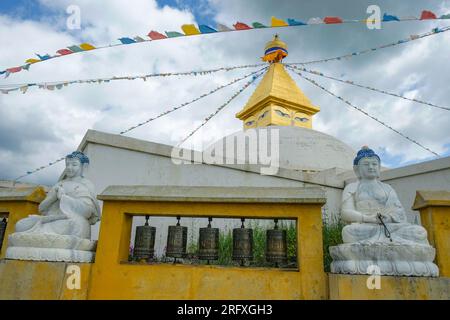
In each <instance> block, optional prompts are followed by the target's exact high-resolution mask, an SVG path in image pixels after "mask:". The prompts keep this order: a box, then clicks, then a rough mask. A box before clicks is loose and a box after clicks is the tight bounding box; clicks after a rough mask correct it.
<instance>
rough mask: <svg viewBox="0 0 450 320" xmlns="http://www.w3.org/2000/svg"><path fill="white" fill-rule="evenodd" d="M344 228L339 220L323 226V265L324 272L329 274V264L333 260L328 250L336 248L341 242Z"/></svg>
mask: <svg viewBox="0 0 450 320" xmlns="http://www.w3.org/2000/svg"><path fill="white" fill-rule="evenodd" d="M344 226H345V224H344V223H343V222H342V221H340V220H339V221H337V222H334V223H330V224H324V225H323V264H324V269H325V272H330V264H331V261H332V260H333V259H332V258H331V255H330V252H329V250H328V248H329V247H332V246H336V245H338V244H341V243H342V242H343V241H342V228H343V227H344Z"/></svg>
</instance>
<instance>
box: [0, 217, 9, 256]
mask: <svg viewBox="0 0 450 320" xmlns="http://www.w3.org/2000/svg"><path fill="white" fill-rule="evenodd" d="M7 224H8V222H7V220H6V218H3V219H2V220H0V250H1V249H2V244H3V238H4V237H5V232H6V226H7Z"/></svg>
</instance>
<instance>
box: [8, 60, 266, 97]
mask: <svg viewBox="0 0 450 320" xmlns="http://www.w3.org/2000/svg"><path fill="white" fill-rule="evenodd" d="M262 65H264V64H262V63H259V64H251V65H240V66H232V67H222V68H217V69H210V70H200V71H199V70H194V71H187V72H173V73H154V74H147V75H139V76H124V77H116V76H115V77H112V78H99V79H83V80H72V81H58V82H42V83H21V84H14V85H8V84H5V85H0V90H1V93H3V94H8V93H9V92H11V91H15V90H19V89H20V90H21V91H22V92H23V93H25V92H27V90H28V88H30V87H34V86H36V87H38V88H39V89H45V90H54V89H55V88H56V89H58V90H60V89H62V88H63V87H67V86H68V85H72V84H94V83H99V84H100V83H103V82H105V83H109V82H110V81H118V80H137V79H142V80H144V81H146V80H147V78H151V77H168V76H198V75H200V76H203V75H209V74H212V73H216V72H220V71H225V72H229V71H232V70H236V69H244V68H254V67H261V66H262ZM18 68H20V67H18ZM12 71H14V70H12ZM5 72H6V71H5ZM25 88H27V89H25Z"/></svg>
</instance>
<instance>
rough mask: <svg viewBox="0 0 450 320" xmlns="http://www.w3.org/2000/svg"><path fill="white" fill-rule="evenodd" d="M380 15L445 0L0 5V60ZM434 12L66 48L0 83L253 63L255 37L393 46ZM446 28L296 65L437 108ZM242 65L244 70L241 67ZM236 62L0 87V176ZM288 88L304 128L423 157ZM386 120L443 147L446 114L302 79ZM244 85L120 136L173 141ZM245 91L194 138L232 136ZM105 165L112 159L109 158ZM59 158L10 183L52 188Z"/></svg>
mask: <svg viewBox="0 0 450 320" xmlns="http://www.w3.org/2000/svg"><path fill="white" fill-rule="evenodd" d="M370 4H376V5H379V6H380V8H381V11H382V13H384V12H387V13H389V14H394V15H398V16H402V17H403V16H419V15H420V12H421V11H422V10H423V9H427V10H432V11H434V12H435V13H436V14H437V15H442V14H445V13H450V1H433V0H427V1H407V0H396V1H381V0H378V1H377V0H375V1H364V0H351V1H336V0H314V1H261V0H254V1H238V0H227V1H219V0H209V1H207V0H201V1H193V0H190V1H183V0H164V1H155V0H133V1H123V0H108V1H106V0H104V1H100V0H97V1H92V0H59V1H50V0H33V1H30V0H27V1H25V0H20V1H17V0H0V40H1V47H2V48H1V50H0V69H1V70H2V69H4V68H8V67H11V66H16V65H20V64H22V63H23V62H24V61H25V60H26V59H28V58H32V57H33V55H34V53H39V54H45V53H50V54H54V53H55V52H56V50H58V49H61V48H64V47H66V46H70V45H73V44H80V43H82V42H86V41H87V42H90V43H92V44H94V45H96V46H100V45H105V44H110V43H117V42H118V41H117V38H120V37H122V36H130V37H134V36H137V35H140V36H145V35H146V34H147V33H148V32H149V31H150V30H157V31H160V32H164V31H181V29H180V26H181V25H182V24H185V23H195V24H209V25H211V26H213V27H215V26H216V23H222V24H226V25H229V26H231V25H232V24H233V23H235V22H236V21H242V22H245V23H248V24H250V23H252V22H254V21H259V22H261V23H264V24H270V17H271V16H276V17H278V18H282V19H287V18H295V19H298V20H304V21H305V20H308V19H309V18H311V17H324V16H340V17H342V18H344V19H362V18H365V17H367V16H368V14H367V13H366V9H367V7H368V5H370ZM69 5H78V6H79V8H80V9H81V29H79V30H68V29H67V27H66V20H67V18H68V14H67V13H66V8H67V7H68V6H69ZM449 23H450V20H449V21H448V22H447V23H445V21H444V22H442V21H441V22H438V21H428V22H421V21H412V22H402V23H395V22H393V23H385V24H383V25H382V29H381V30H368V29H367V27H366V26H365V25H363V24H346V25H317V26H307V27H290V28H280V29H276V30H274V29H268V30H264V29H260V30H254V31H243V32H231V33H223V34H212V35H204V36H198V37H182V38H175V39H169V40H164V41H156V42H147V43H143V44H137V45H130V46H121V47H116V48H112V49H106V50H98V51H94V52H88V53H84V54H76V55H73V56H67V57H64V58H61V59H54V60H52V61H47V62H43V63H39V64H36V65H33V66H32V67H31V69H30V71H29V72H26V71H23V72H20V73H17V74H13V75H11V76H10V77H9V78H8V79H0V84H6V83H22V82H36V81H39V82H40V81H55V80H74V79H84V78H99V77H111V76H122V75H139V74H148V73H153V72H176V71H190V70H201V69H208V68H216V67H223V66H234V65H241V64H254V63H259V62H260V57H261V56H262V54H263V49H264V46H265V44H266V42H267V41H269V40H270V39H271V38H272V36H273V34H274V33H275V32H277V33H278V34H279V35H280V37H281V39H282V40H284V41H285V42H286V43H287V44H288V47H289V57H288V58H287V59H286V60H285V62H301V61H308V60H313V59H319V58H327V57H332V56H336V55H341V54H346V53H349V52H353V51H357V50H362V49H366V48H370V47H374V46H377V45H382V44H385V43H389V42H393V41H396V40H399V39H403V38H406V37H408V36H409V35H411V34H419V33H423V32H427V31H430V30H431V29H432V28H434V27H436V26H440V27H443V26H446V25H448V24H449ZM449 57H450V32H448V33H442V34H438V35H435V36H431V37H428V38H425V39H421V40H418V41H413V42H411V43H408V44H404V45H400V46H396V47H393V48H387V49H384V50H379V51H376V52H373V53H369V54H366V55H361V56H357V57H354V58H352V59H348V60H342V61H333V62H328V63H323V64H314V65H310V66H309V67H310V68H311V69H316V70H320V71H322V72H324V73H327V74H330V75H332V76H336V77H339V78H342V79H345V80H347V79H349V80H353V81H355V82H359V83H362V84H366V85H370V86H373V87H376V88H380V89H384V90H389V91H392V92H397V93H400V94H403V95H406V96H408V97H411V98H417V99H421V100H425V101H429V102H431V103H434V104H437V105H442V106H446V107H450V99H449V98H450V92H449V90H448V89H449V83H450V65H449ZM252 70H255V69H252ZM250 71H251V70H250V69H242V70H236V71H230V72H227V73H225V72H222V73H216V74H213V75H207V76H197V77H170V78H154V79H152V80H149V81H146V82H143V81H141V80H135V81H121V82H119V81H117V82H113V83H109V84H95V85H92V84H91V85H87V84H79V85H78V84H77V85H72V86H69V87H67V88H64V89H62V90H59V91H44V90H39V89H36V88H31V89H29V91H28V92H27V93H26V94H21V93H17V92H15V93H10V94H8V95H2V94H0V180H2V179H13V178H15V177H17V176H20V175H22V174H23V173H25V172H26V171H29V170H32V169H34V168H35V167H40V166H42V165H46V164H47V163H49V162H51V161H53V160H55V159H58V158H60V157H62V156H64V155H66V154H68V153H70V152H71V151H73V150H75V149H76V148H77V146H78V145H79V143H80V142H81V140H82V138H83V136H84V135H85V133H86V131H87V130H88V129H95V130H101V131H106V132H110V133H118V132H120V131H121V130H123V129H126V128H128V127H130V126H133V125H135V124H137V123H140V122H142V121H144V120H146V119H147V118H150V117H152V116H155V115H157V114H158V113H160V112H162V111H165V110H167V109H168V108H170V107H173V106H177V105H179V104H181V103H184V102H186V101H189V100H191V99H193V98H195V97H197V96H199V95H201V94H203V93H205V92H208V91H210V90H212V89H214V88H215V87H217V86H219V85H222V84H225V83H227V82H229V81H231V80H233V79H235V78H237V77H241V76H242V75H244V74H246V73H248V72H250ZM293 77H294V79H295V80H296V81H297V82H298V85H299V86H300V88H301V89H302V90H303V91H304V92H305V94H306V95H307V96H308V97H309V98H310V99H311V101H312V102H313V103H314V104H315V105H318V106H320V108H321V112H320V113H319V114H317V115H316V116H315V117H314V129H315V130H319V131H322V132H325V133H327V134H330V135H333V136H335V137H337V138H338V139H340V140H342V141H344V142H345V143H347V144H348V145H350V146H351V147H352V148H353V149H355V150H358V149H359V148H360V147H361V146H362V145H366V144H367V145H369V146H370V147H372V148H373V149H375V150H376V151H377V152H378V153H379V154H380V155H381V157H382V161H383V165H385V166H387V167H399V166H403V165H406V164H411V163H417V162H422V161H426V160H430V159H433V156H432V155H431V154H429V153H427V152H426V151H424V150H423V149H421V148H419V147H418V146H416V145H414V144H412V143H411V142H409V141H407V140H405V139H403V138H402V137H400V136H398V135H396V134H395V133H393V132H392V131H390V130H388V129H386V128H385V127H383V126H381V125H380V124H378V123H376V122H375V121H373V120H371V119H369V118H367V117H365V116H364V115H362V114H360V113H358V112H357V111H355V110H352V109H349V108H348V107H347V106H346V105H344V104H343V103H342V102H341V101H339V100H337V99H336V98H334V97H332V96H329V95H328V94H326V93H324V92H323V91H321V90H320V89H317V88H315V87H314V86H312V85H311V84H310V83H308V82H305V81H304V80H302V79H299V78H298V77H296V76H295V75H293ZM315 79H316V80H317V81H318V82H320V83H322V84H323V85H324V86H325V87H327V88H329V89H330V90H333V91H334V92H336V93H338V94H340V95H342V96H343V97H345V98H346V99H347V100H349V101H351V102H352V103H354V104H355V105H357V106H360V107H362V108H364V109H365V110H367V111H368V112H370V113H371V114H373V115H374V116H376V117H378V118H379V119H380V120H382V121H385V122H386V123H388V124H390V125H392V127H394V128H396V129H398V130H399V131H402V132H404V133H405V134H406V135H408V136H410V137H411V138H413V139H416V140H418V141H419V142H420V143H422V144H424V145H425V146H427V147H429V148H430V149H432V150H434V151H436V152H438V153H439V154H441V155H444V156H445V155H447V156H448V155H449V154H450V134H449V133H450V125H449V124H450V112H448V111H445V110H440V109H433V108H430V107H427V106H424V105H421V104H417V103H413V102H408V101H405V100H402V99H397V98H395V97H390V96H386V95H382V94H379V93H375V92H371V91H367V90H364V89H360V88H355V87H352V86H348V85H345V84H341V83H335V82H332V81H331V80H326V79H325V80H324V79H322V78H315ZM243 83H244V82H240V83H237V84H235V85H233V86H231V87H229V88H227V89H224V90H221V91H219V92H217V93H216V94H214V95H212V96H211V97H208V98H206V99H203V100H201V101H199V102H198V103H195V104H193V105H191V106H189V107H187V108H186V109H184V110H180V111H177V112H174V113H173V114H171V115H170V116H167V117H164V118H161V119H159V120H157V121H154V122H152V123H150V124H148V125H146V126H143V127H141V128H139V129H137V130H134V131H132V132H130V133H129V134H127V135H128V136H131V137H136V138H139V139H145V140H150V141H155V142H161V143H166V144H176V143H177V142H178V141H179V140H180V139H181V138H183V137H184V136H185V135H186V134H187V133H189V132H190V131H191V130H192V129H194V128H195V127H196V126H197V125H199V124H200V123H201V122H202V121H203V119H204V118H205V117H206V116H207V115H209V114H210V113H211V112H213V111H214V110H215V109H216V108H217V107H218V106H220V105H221V104H222V103H223V102H224V101H225V100H227V99H228V98H229V97H230V96H231V95H233V94H234V93H235V92H236V90H238V89H239V88H240V87H241V86H242V85H243ZM254 88H255V86H252V87H250V88H249V89H247V90H246V91H244V92H243V93H242V95H240V96H239V98H237V99H236V100H235V101H233V103H231V104H230V105H229V106H228V107H227V108H226V109H224V110H223V111H222V112H221V113H220V114H219V115H218V116H217V117H215V118H213V120H211V121H210V122H209V123H208V124H207V125H206V126H205V129H204V130H203V131H202V133H203V136H204V138H205V140H211V141H210V142H212V140H215V139H218V138H220V137H222V136H224V135H225V134H228V133H231V132H234V131H238V130H240V129H241V128H242V123H241V121H239V120H238V119H236V118H235V117H234V115H235V113H236V112H238V111H239V110H240V109H241V108H242V106H243V105H244V104H245V102H246V101H247V99H248V97H249V95H250V94H251V92H252V91H253V90H254ZM111 161H114V159H111ZM62 166H63V164H62V163H60V164H58V165H56V166H54V167H51V168H49V169H46V170H43V171H41V172H39V173H37V174H34V175H32V176H30V177H27V178H26V179H24V180H23V181H28V182H34V183H43V184H52V183H53V182H55V181H56V179H57V178H58V176H59V173H60V172H61V170H62Z"/></svg>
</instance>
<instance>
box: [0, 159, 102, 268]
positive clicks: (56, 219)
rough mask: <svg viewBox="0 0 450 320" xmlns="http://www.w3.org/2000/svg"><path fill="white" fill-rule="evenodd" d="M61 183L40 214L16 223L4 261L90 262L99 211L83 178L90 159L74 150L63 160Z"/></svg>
mask: <svg viewBox="0 0 450 320" xmlns="http://www.w3.org/2000/svg"><path fill="white" fill-rule="evenodd" d="M65 164H66V168H65V170H64V173H63V175H62V178H61V179H60V181H59V182H58V183H57V184H56V185H55V186H53V187H52V188H51V190H50V191H49V192H48V194H47V196H46V198H45V199H44V200H43V201H42V202H41V204H40V205H39V213H40V214H39V215H30V216H28V217H27V218H24V219H22V220H19V221H18V222H17V223H16V226H15V232H14V233H13V234H11V235H10V236H9V238H8V249H7V251H6V258H7V259H20V260H47V261H71V262H90V261H92V259H93V251H94V250H95V245H96V242H95V241H91V240H90V239H91V225H93V224H95V223H96V222H97V221H98V220H99V215H100V208H99V205H98V202H97V199H96V197H95V192H94V187H93V184H92V183H91V182H90V181H89V180H88V179H86V178H85V177H83V170H84V168H85V167H86V166H87V165H88V164H89V158H88V157H87V156H86V155H84V154H83V153H82V152H79V151H75V152H73V153H71V154H69V155H68V156H66V158H65Z"/></svg>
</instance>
